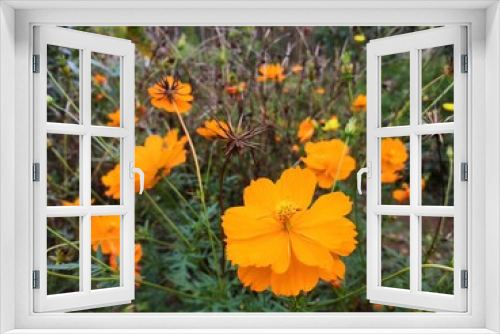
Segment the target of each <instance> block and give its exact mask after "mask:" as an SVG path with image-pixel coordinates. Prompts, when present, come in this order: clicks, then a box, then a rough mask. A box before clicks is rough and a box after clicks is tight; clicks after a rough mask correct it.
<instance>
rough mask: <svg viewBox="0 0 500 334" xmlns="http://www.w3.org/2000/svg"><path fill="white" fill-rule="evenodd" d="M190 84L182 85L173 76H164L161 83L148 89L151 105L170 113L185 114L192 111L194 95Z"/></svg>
mask: <svg viewBox="0 0 500 334" xmlns="http://www.w3.org/2000/svg"><path fill="white" fill-rule="evenodd" d="M191 92H192V88H191V85H190V84H188V83H182V82H181V81H180V80H178V79H177V78H174V77H172V76H164V77H163V78H162V79H161V80H160V81H159V82H157V83H155V84H154V85H153V86H152V87H149V88H148V93H149V96H150V97H151V104H152V105H153V106H155V107H156V108H159V109H164V110H166V111H168V112H176V111H179V113H185V112H188V111H189V110H191V108H192V105H191V103H192V101H193V95H191Z"/></svg>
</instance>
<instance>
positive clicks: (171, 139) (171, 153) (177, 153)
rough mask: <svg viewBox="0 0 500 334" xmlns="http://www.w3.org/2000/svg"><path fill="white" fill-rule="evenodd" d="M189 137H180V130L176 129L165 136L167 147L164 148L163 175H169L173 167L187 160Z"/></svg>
mask: <svg viewBox="0 0 500 334" xmlns="http://www.w3.org/2000/svg"><path fill="white" fill-rule="evenodd" d="M187 142H188V138H187V137H186V136H182V137H181V138H180V139H179V130H178V129H174V130H171V131H169V132H168V133H167V135H166V136H165V143H164V144H165V147H164V149H163V158H162V159H163V160H162V164H163V176H167V175H169V174H170V173H171V172H172V168H174V167H176V166H179V165H181V164H183V163H185V162H186V153H187V150H186V149H185V146H186V143H187Z"/></svg>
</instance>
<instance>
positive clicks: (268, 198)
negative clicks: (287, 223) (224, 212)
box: [243, 178, 278, 217]
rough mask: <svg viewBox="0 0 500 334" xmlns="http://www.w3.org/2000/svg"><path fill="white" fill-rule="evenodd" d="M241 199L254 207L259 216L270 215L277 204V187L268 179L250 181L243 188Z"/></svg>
mask: <svg viewBox="0 0 500 334" xmlns="http://www.w3.org/2000/svg"><path fill="white" fill-rule="evenodd" d="M243 201H244V203H245V205H246V206H250V207H253V208H255V210H258V211H259V214H260V215H261V217H265V216H272V215H273V214H274V212H275V210H276V205H277V204H278V189H277V187H276V185H275V184H274V183H273V182H272V181H271V180H269V179H266V178H260V179H258V180H256V181H251V182H250V185H249V186H248V187H246V188H245V191H244V194H243Z"/></svg>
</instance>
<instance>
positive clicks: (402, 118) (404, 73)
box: [380, 52, 410, 126]
mask: <svg viewBox="0 0 500 334" xmlns="http://www.w3.org/2000/svg"><path fill="white" fill-rule="evenodd" d="M380 61H381V64H380V67H381V68H380V71H381V85H382V88H381V110H382V119H381V124H382V126H398V125H409V124H410V53H409V52H403V53H398V54H393V55H387V56H382V57H381V60H380Z"/></svg>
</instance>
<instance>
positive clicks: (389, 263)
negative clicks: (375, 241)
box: [381, 216, 410, 289]
mask: <svg viewBox="0 0 500 334" xmlns="http://www.w3.org/2000/svg"><path fill="white" fill-rule="evenodd" d="M381 226H382V228H381V231H382V236H381V238H382V241H381V245H382V253H381V254H382V261H381V263H382V284H381V285H382V286H384V287H390V288H399V289H410V269H409V267H410V217H408V216H381ZM403 269H408V270H406V271H402V270H403ZM396 273H398V275H393V274H396ZM391 276H395V277H393V278H391Z"/></svg>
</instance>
